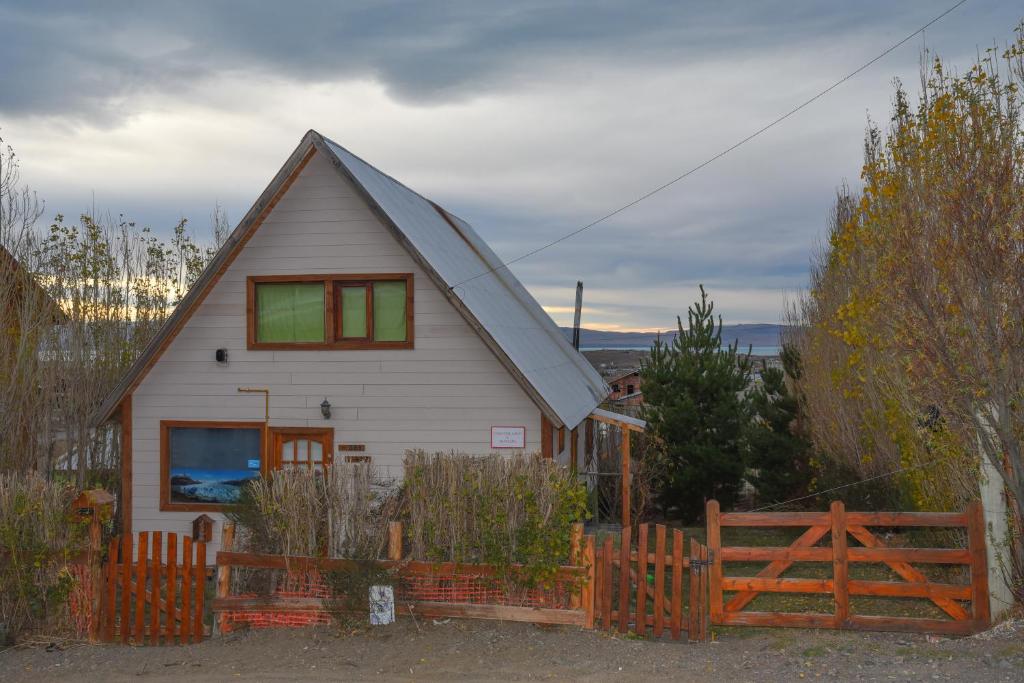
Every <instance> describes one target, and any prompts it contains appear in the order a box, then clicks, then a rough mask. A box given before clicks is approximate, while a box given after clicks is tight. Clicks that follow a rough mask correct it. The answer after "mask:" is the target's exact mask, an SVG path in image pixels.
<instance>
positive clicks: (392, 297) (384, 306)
mask: <svg viewBox="0 0 1024 683" xmlns="http://www.w3.org/2000/svg"><path fill="white" fill-rule="evenodd" d="M405 287H406V283H405V281H404V280H401V281H386V282H374V283H373V340H374V341H378V342H394V341H405V340H406V339H407V333H406V329H405V320H406V315H405V314H406V310H405Z"/></svg>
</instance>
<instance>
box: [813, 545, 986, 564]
mask: <svg viewBox="0 0 1024 683" xmlns="http://www.w3.org/2000/svg"><path fill="white" fill-rule="evenodd" d="M822 550H826V549H825V548H822ZM846 552H847V555H848V556H849V558H850V562H917V563H922V564H970V563H971V553H970V551H969V550H967V549H966V548H847V551H846Z"/></svg>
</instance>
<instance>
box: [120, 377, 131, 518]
mask: <svg viewBox="0 0 1024 683" xmlns="http://www.w3.org/2000/svg"><path fill="white" fill-rule="evenodd" d="M120 503H121V533H122V534H128V535H129V536H130V535H131V533H132V394H131V393H129V394H128V395H127V396H125V397H124V399H123V400H122V401H121V501H120Z"/></svg>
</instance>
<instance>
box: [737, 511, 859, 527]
mask: <svg viewBox="0 0 1024 683" xmlns="http://www.w3.org/2000/svg"><path fill="white" fill-rule="evenodd" d="M853 514H855V513H851V514H850V516H851V517H853ZM830 523H831V519H830V518H829V513H827V512H723V513H722V514H721V521H720V522H719V524H720V525H721V526H768V527H771V526H826V527H827V526H828V525H829V524H830ZM849 523H850V524H851V525H852V524H853V523H854V522H853V520H852V519H851V520H850V522H849Z"/></svg>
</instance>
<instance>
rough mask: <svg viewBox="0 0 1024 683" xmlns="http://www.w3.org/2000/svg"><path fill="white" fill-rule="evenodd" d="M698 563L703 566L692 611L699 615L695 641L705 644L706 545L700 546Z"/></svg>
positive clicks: (706, 618)
mask: <svg viewBox="0 0 1024 683" xmlns="http://www.w3.org/2000/svg"><path fill="white" fill-rule="evenodd" d="M700 561H701V562H702V563H703V566H702V567H701V570H700V574H699V576H700V588H699V589H698V591H697V602H696V604H695V605H694V606H693V609H695V610H697V613H698V615H699V617H698V620H697V623H699V624H700V633H699V635H698V637H697V640H699V641H701V642H707V640H708V609H707V595H708V571H707V566H708V547H707V546H706V545H700Z"/></svg>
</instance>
